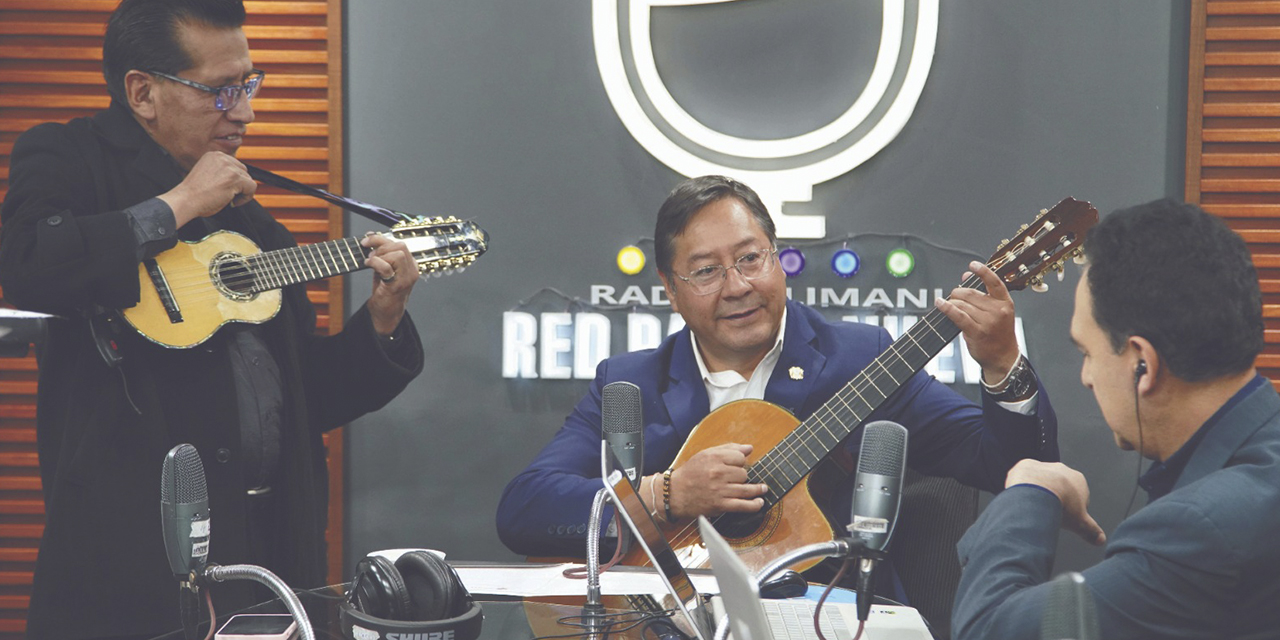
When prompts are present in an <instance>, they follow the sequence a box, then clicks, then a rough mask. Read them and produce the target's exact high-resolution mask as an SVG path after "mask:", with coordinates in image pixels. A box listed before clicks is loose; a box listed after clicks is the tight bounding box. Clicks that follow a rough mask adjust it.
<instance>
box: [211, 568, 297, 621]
mask: <svg viewBox="0 0 1280 640" xmlns="http://www.w3.org/2000/svg"><path fill="white" fill-rule="evenodd" d="M204 578H205V579H206V580H212V581H213V582H226V581H227V580H253V581H255V582H259V583H262V584H264V585H266V586H267V587H268V588H270V589H271V590H272V591H273V592H275V594H276V595H277V596H279V598H280V599H281V600H282V601H284V606H285V608H286V609H288V610H289V613H290V614H291V615H293V619H294V620H296V621H297V622H298V631H299V633H300V634H301V638H302V640H315V639H316V634H315V631H314V630H313V629H312V628H311V619H310V618H309V617H307V611H306V610H305V609H303V608H302V602H301V601H300V600H298V596H296V595H294V593H293V590H292V589H290V588H289V585H287V584H285V583H284V581H283V580H281V579H280V578H279V577H277V576H276V574H274V573H271V571H269V570H267V569H264V568H262V567H257V566H254V565H251V564H229V565H226V566H221V565H213V564H211V565H209V566H208V567H205V570H204Z"/></svg>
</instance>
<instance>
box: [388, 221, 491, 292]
mask: <svg viewBox="0 0 1280 640" xmlns="http://www.w3.org/2000/svg"><path fill="white" fill-rule="evenodd" d="M388 233H389V234H391V235H392V236H393V237H394V238H395V239H396V240H400V241H401V242H404V243H405V245H407V246H408V247H409V252H410V253H412V254H413V259H414V260H415V261H416V262H417V263H418V273H419V274H421V275H431V276H436V277H439V276H442V275H445V274H447V273H454V272H461V271H462V270H463V269H465V268H467V267H468V266H470V265H471V263H473V262H475V261H476V258H478V257H480V256H481V255H482V254H483V253H484V252H485V251H487V250H488V249H489V234H488V233H487V232H485V230H484V229H481V228H480V227H479V226H478V225H476V224H475V223H474V222H471V221H469V220H459V219H457V218H455V217H453V216H449V217H445V218H421V217H420V218H415V219H413V220H407V221H405V222H400V223H397V224H396V225H395V226H393V227H391V230H390V231H389V232H388Z"/></svg>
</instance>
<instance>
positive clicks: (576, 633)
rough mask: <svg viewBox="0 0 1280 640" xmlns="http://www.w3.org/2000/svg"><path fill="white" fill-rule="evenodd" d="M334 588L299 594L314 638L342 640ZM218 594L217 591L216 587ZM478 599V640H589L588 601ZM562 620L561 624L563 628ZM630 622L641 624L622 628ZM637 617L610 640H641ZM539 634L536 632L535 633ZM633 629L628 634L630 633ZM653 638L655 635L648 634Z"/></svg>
mask: <svg viewBox="0 0 1280 640" xmlns="http://www.w3.org/2000/svg"><path fill="white" fill-rule="evenodd" d="M344 586H345V585H334V586H330V587H323V588H320V589H314V590H311V591H299V592H298V593H297V595H298V600H299V601H300V602H302V606H303V608H304V609H306V611H307V616H309V617H310V618H311V626H312V628H313V629H314V630H315V636H316V638H318V639H323V640H343V636H342V631H341V628H340V626H339V614H338V610H339V605H340V604H341V603H342V602H343V601H344V600H345V596H344V590H343V587H344ZM214 588H217V586H216V585H214ZM487 598H488V597H487V596H477V597H476V599H477V601H479V602H480V605H481V607H482V608H483V609H484V624H483V626H482V628H481V631H480V638H479V640H533V639H534V638H542V637H548V636H564V637H566V638H574V637H586V633H585V631H584V630H582V629H581V628H580V627H577V626H573V623H575V622H577V620H576V617H577V616H579V615H581V613H582V602H583V601H584V600H585V597H557V598H545V599H544V598H540V599H537V600H536V601H535V600H524V599H519V598H500V599H487ZM605 600H606V605H615V606H619V607H625V606H627V603H626V600H625V599H622V598H621V597H619V596H611V597H606V598H605ZM629 611H631V609H626V610H623V609H617V608H613V606H609V608H608V609H607V613H610V614H614V615H617V616H623V615H625V614H628V612H629ZM235 613H288V609H286V608H285V606H284V603H283V602H281V601H280V600H272V601H268V602H264V603H262V604H259V605H257V606H255V607H252V608H250V609H246V610H244V611H238V612H235ZM231 615H232V614H230V613H223V612H218V624H219V625H221V624H223V623H225V622H226V620H227V619H228V618H230V617H231ZM561 619H564V620H563V623H562V622H561ZM628 621H631V622H635V623H637V624H623V623H626V622H628ZM646 621H647V619H644V620H641V619H639V618H638V616H636V615H630V618H629V619H621V620H619V624H617V625H616V626H615V628H614V631H613V632H612V633H610V636H609V637H610V638H618V639H622V640H642V637H643V635H642V631H643V626H644V624H643V623H644V622H646ZM535 627H536V628H537V629H538V631H537V632H535V631H534V628H535ZM627 627H629V628H627ZM649 637H650V638H652V637H653V635H652V634H649ZM183 638H184V636H183V632H182V630H181V629H178V630H176V631H173V632H171V633H167V634H164V635H162V636H157V637H156V638H155V639H154V640H183Z"/></svg>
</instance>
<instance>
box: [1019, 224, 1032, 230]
mask: <svg viewBox="0 0 1280 640" xmlns="http://www.w3.org/2000/svg"><path fill="white" fill-rule="evenodd" d="M1029 226H1031V225H1029V224H1024V225H1022V226H1021V227H1019V228H1018V230H1019V231H1026V230H1027V227H1029Z"/></svg>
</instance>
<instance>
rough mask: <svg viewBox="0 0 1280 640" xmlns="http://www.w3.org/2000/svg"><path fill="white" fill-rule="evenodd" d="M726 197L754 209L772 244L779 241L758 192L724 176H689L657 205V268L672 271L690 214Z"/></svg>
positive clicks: (691, 215)
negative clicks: (675, 254) (677, 248)
mask: <svg viewBox="0 0 1280 640" xmlns="http://www.w3.org/2000/svg"><path fill="white" fill-rule="evenodd" d="M723 198H737V199H739V200H741V201H742V203H743V204H745V205H746V206H747V209H749V210H750V211H751V215H752V217H754V218H755V219H756V223H758V224H759V225H760V228H762V229H764V232H765V235H767V236H769V244H770V246H773V245H775V244H777V243H778V234H777V230H776V229H775V228H774V226H773V218H772V217H770V216H769V210H768V209H765V207H764V203H763V202H761V201H760V196H758V195H756V192H755V191H753V190H752V189H751V187H748V186H747V185H745V184H742V183H741V182H738V181H737V180H734V179H733V178H726V177H724V176H701V177H697V178H689V179H688V180H685V181H684V182H681V183H680V184H678V185H676V188H675V189H673V190H672V191H671V194H670V195H668V196H667V199H666V201H664V202H663V203H662V207H661V208H659V209H658V223H657V225H655V226H654V229H653V253H654V258H655V259H656V260H657V263H658V270H659V271H661V272H662V273H664V274H666V275H668V276H670V275H671V261H672V260H673V259H674V255H673V254H674V253H675V244H676V236H678V235H680V233H681V232H683V231H684V228H685V227H686V226H688V224H689V218H691V217H693V214H695V213H697V212H698V211H699V210H701V209H702V208H703V207H705V206H707V205H709V204H711V203H712V202H716V201H717V200H721V199H723Z"/></svg>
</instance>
